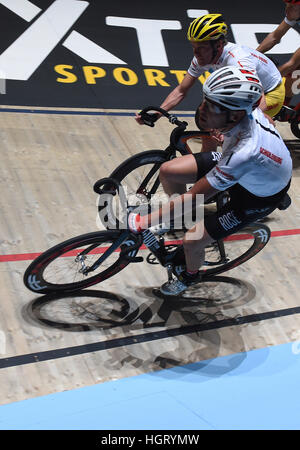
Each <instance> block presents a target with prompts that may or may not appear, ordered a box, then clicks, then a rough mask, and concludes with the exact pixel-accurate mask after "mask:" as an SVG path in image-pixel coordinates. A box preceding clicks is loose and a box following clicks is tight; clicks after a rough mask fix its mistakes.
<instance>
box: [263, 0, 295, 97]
mask: <svg viewBox="0 0 300 450" xmlns="http://www.w3.org/2000/svg"><path fill="white" fill-rule="evenodd" d="M284 3H285V4H286V7H285V18H284V19H283V21H282V22H281V23H280V25H278V27H277V28H276V29H275V30H274V31H272V32H271V33H269V34H268V36H267V37H266V38H265V39H264V40H263V41H262V42H261V43H260V44H259V46H258V47H257V50H258V51H259V52H262V53H265V52H267V51H268V50H271V48H273V47H274V45H276V44H278V43H279V42H280V41H281V39H282V37H283V36H284V35H285V34H286V33H287V32H288V31H289V29H290V28H292V27H294V26H295V25H296V24H297V23H298V24H299V23H300V0H284ZM299 69H300V48H298V50H296V51H295V53H294V54H293V55H292V57H291V58H290V59H289V60H288V61H287V62H286V63H284V64H282V65H281V66H280V67H279V71H280V73H281V75H282V76H283V77H286V82H285V89H286V97H285V102H284V103H285V104H286V105H289V103H290V101H291V99H292V97H293V92H292V85H293V83H294V82H295V78H292V73H293V71H294V70H299Z"/></svg>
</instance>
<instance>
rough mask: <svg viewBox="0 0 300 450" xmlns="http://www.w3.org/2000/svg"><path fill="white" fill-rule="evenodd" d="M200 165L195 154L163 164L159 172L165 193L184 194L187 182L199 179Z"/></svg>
mask: <svg viewBox="0 0 300 450" xmlns="http://www.w3.org/2000/svg"><path fill="white" fill-rule="evenodd" d="M197 174H198V166H197V163H196V160H195V158H194V156H193V155H186V156H182V157H180V158H175V159H172V160H171V161H167V162H165V163H163V164H162V166H161V168H160V172H159V178H160V182H161V184H162V187H163V189H164V191H165V193H166V194H167V195H169V196H171V195H173V194H184V193H185V192H186V184H187V183H195V182H196V181H197Z"/></svg>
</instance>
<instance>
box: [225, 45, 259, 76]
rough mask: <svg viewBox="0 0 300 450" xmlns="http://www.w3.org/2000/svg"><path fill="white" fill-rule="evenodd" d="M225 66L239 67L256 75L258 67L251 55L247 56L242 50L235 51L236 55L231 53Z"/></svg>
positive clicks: (228, 54)
mask: <svg viewBox="0 0 300 450" xmlns="http://www.w3.org/2000/svg"><path fill="white" fill-rule="evenodd" d="M224 63H225V65H228V66H238V67H240V68H241V69H247V70H250V71H251V72H253V74H256V65H255V62H254V61H253V59H252V58H251V56H250V55H248V54H246V53H245V52H244V51H243V50H242V49H241V48H239V49H235V50H234V53H232V52H231V51H229V52H228V53H227V56H226V59H225V61H224Z"/></svg>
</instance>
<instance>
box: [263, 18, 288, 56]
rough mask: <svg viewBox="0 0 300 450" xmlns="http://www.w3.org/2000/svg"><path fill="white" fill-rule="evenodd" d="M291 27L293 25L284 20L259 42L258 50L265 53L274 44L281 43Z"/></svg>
mask: <svg viewBox="0 0 300 450" xmlns="http://www.w3.org/2000/svg"><path fill="white" fill-rule="evenodd" d="M290 28H291V25H288V24H287V23H286V22H285V21H284V20H283V21H282V22H281V24H280V25H279V26H278V27H277V28H276V29H275V30H274V31H272V33H270V34H268V36H267V37H266V38H265V39H264V40H263V41H262V42H261V43H260V44H259V46H258V47H257V49H256V50H258V51H259V52H261V53H265V52H267V51H268V50H270V49H271V48H273V47H274V45H276V44H279V42H280V40H281V38H282V37H283V36H284V35H285V34H286V33H287V31H288V30H289V29H290Z"/></svg>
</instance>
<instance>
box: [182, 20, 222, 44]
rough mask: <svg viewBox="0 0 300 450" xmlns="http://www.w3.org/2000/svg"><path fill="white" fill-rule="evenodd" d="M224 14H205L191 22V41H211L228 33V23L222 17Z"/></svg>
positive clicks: (188, 35) (189, 36) (188, 33)
mask: <svg viewBox="0 0 300 450" xmlns="http://www.w3.org/2000/svg"><path fill="white" fill-rule="evenodd" d="M221 17H222V14H205V16H201V17H198V18H197V19H195V20H193V22H192V23H191V24H190V26H189V29H188V32H187V37H188V40H189V41H196V42H202V41H210V40H216V39H219V37H221V36H225V35H226V33H227V25H226V23H225V22H222V20H221V19H220V18H221Z"/></svg>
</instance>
